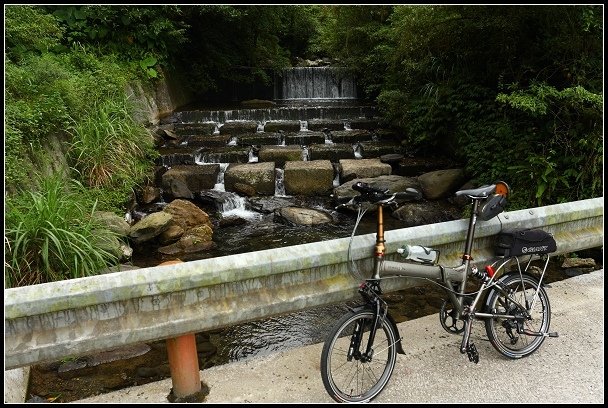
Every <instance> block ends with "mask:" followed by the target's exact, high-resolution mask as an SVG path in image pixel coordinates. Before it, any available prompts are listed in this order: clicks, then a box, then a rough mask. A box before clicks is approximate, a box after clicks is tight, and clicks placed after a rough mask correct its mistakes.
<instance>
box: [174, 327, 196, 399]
mask: <svg viewBox="0 0 608 408" xmlns="http://www.w3.org/2000/svg"><path fill="white" fill-rule="evenodd" d="M167 354H168V357H169V368H170V370H171V382H172V383H173V388H172V390H171V393H172V394H173V397H174V398H175V399H176V400H184V399H186V398H187V397H190V396H192V395H195V394H198V393H199V392H200V391H201V375H200V370H199V367H198V354H197V352H196V338H195V336H194V334H186V335H184V336H179V337H175V338H173V339H167Z"/></svg>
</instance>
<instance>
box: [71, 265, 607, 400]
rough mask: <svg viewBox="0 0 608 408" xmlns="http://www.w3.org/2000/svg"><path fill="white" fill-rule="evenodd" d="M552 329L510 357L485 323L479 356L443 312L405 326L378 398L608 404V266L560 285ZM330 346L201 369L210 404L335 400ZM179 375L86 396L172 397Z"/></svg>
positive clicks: (555, 286) (478, 336)
mask: <svg viewBox="0 0 608 408" xmlns="http://www.w3.org/2000/svg"><path fill="white" fill-rule="evenodd" d="M547 291H548V294H549V299H550V302H551V309H552V318H551V331H557V332H558V333H559V337H558V338H547V339H546V340H545V342H544V343H543V345H542V346H541V347H540V349H538V350H537V351H536V352H535V353H533V354H532V355H530V356H528V357H526V358H524V359H521V360H509V359H506V358H503V357H502V356H501V355H500V354H499V353H498V352H497V351H496V350H494V348H492V346H491V344H490V343H489V341H487V337H486V336H485V330H484V327H483V323H482V322H477V323H475V324H474V332H473V335H472V336H471V338H472V340H473V341H474V343H475V345H476V346H477V349H478V351H479V356H480V361H479V364H474V363H471V362H469V360H468V358H467V357H466V355H463V354H460V352H459V346H460V341H461V337H460V336H457V335H450V334H448V333H446V332H445V331H444V330H443V329H442V328H441V326H440V324H439V318H438V315H437V314H435V315H431V316H426V317H423V318H420V319H416V320H411V321H408V322H404V323H401V324H399V331H400V333H401V335H402V336H403V337H404V349H405V351H406V354H405V355H398V356H397V364H396V367H395V371H394V373H393V376H392V378H391V381H390V382H389V384H388V385H387V387H386V388H385V389H384V391H383V392H382V393H381V394H380V395H379V396H378V397H377V398H376V399H375V400H374V401H373V403H529V404H546V403H564V404H568V403H575V404H576V403H578V404H581V403H602V404H603V402H604V274H603V270H599V271H595V272H592V273H590V274H586V275H581V276H578V277H574V278H570V279H566V280H563V281H560V282H555V283H552V284H551V287H550V288H548V289H547ZM321 348H322V344H314V345H311V346H306V347H300V348H295V349H292V350H287V351H283V352H279V353H276V354H272V355H268V356H264V357H259V356H258V357H254V358H251V359H248V360H244V361H238V362H235V363H230V364H226V365H222V366H216V367H211V368H209V369H205V370H202V371H201V379H202V380H203V381H204V382H205V383H206V384H207V385H208V386H209V387H210V393H209V395H208V396H207V399H206V401H205V403H332V402H333V400H332V399H331V398H330V397H329V396H328V394H327V392H326V391H325V389H324V387H323V383H322V381H321V375H320V371H319V360H320V356H321ZM171 387H172V383H171V379H166V380H163V381H158V382H154V383H150V384H146V385H142V386H138V387H133V388H128V389H123V390H119V391H115V392H112V393H108V394H102V395H99V396H96V397H91V398H86V399H83V400H79V401H75V402H76V403H112V404H116V403H155V404H156V403H169V402H168V400H167V395H168V394H169V392H170V390H171Z"/></svg>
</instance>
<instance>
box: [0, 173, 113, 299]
mask: <svg viewBox="0 0 608 408" xmlns="http://www.w3.org/2000/svg"><path fill="white" fill-rule="evenodd" d="M39 186H40V188H39V189H38V190H37V191H27V192H22V193H20V194H17V195H15V196H13V197H10V198H8V199H7V202H6V206H7V211H6V212H5V214H6V229H5V287H16V286H24V285H33V284H38V283H44V282H51V281H58V280H64V279H73V278H80V277H84V276H91V275H95V274H97V273H98V272H99V271H100V270H101V269H103V268H105V267H107V266H109V265H113V264H116V263H117V257H116V255H114V254H112V253H110V252H108V251H107V250H105V249H103V248H100V246H99V245H97V243H98V242H99V239H100V237H101V236H106V235H107V236H109V235H110V234H111V232H110V231H108V230H107V229H104V228H103V227H102V226H101V225H99V224H98V223H97V222H96V221H95V220H94V219H93V218H92V217H91V214H92V213H93V211H95V205H94V204H93V205H92V206H91V205H90V202H87V197H86V191H85V190H84V189H83V188H82V186H81V185H79V184H78V183H76V182H74V181H72V182H71V184H68V182H66V181H65V180H64V179H63V178H62V177H59V176H57V175H51V176H47V177H44V178H41V180H40V182H39Z"/></svg>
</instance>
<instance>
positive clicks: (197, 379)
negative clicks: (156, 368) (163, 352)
mask: <svg viewBox="0 0 608 408" xmlns="http://www.w3.org/2000/svg"><path fill="white" fill-rule="evenodd" d="M181 262H182V261H180V260H179V259H177V260H172V261H167V262H163V263H161V264H160V265H172V264H177V263H181ZM160 265H159V266H160ZM167 355H168V358H169V369H170V370H171V381H172V383H173V391H172V392H173V396H174V397H176V398H178V399H179V398H184V397H188V396H191V395H193V394H196V393H198V392H200V391H201V388H202V387H201V374H200V371H199V368H198V354H197V352H196V337H195V336H194V334H185V335H183V336H179V337H175V338H172V339H167Z"/></svg>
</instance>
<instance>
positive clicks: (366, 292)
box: [347, 280, 405, 362]
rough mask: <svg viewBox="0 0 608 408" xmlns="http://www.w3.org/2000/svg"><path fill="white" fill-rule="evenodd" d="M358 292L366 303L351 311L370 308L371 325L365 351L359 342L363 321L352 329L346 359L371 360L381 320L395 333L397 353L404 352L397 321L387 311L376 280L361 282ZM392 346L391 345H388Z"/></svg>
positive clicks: (360, 341)
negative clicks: (372, 315)
mask: <svg viewBox="0 0 608 408" xmlns="http://www.w3.org/2000/svg"><path fill="white" fill-rule="evenodd" d="M359 293H360V294H361V296H362V297H363V299H365V301H366V304H364V305H361V306H358V307H356V308H354V309H351V310H352V311H353V312H357V311H359V310H361V309H371V310H372V311H373V314H374V317H373V321H372V322H371V325H372V326H371V327H370V331H369V338H368V339H367V344H366V345H365V351H363V352H362V351H361V344H362V342H363V333H364V332H365V322H362V321H358V322H357V324H356V326H355V327H354V329H353V333H352V336H351V339H350V347H349V350H348V354H347V360H348V361H351V360H352V359H353V358H354V359H356V360H361V361H362V362H368V361H371V359H372V358H373V353H374V349H373V345H374V340H375V338H376V332H377V330H378V328H379V327H381V324H380V323H381V322H382V321H386V322H387V324H389V325H390V326H391V327H392V329H393V331H394V332H395V335H396V337H397V340H396V343H397V344H396V347H397V353H398V354H405V351H404V350H403V346H402V344H401V336H400V335H399V329H398V328H397V323H396V322H395V320H394V319H393V317H392V316H391V315H390V314H389V313H388V306H387V304H386V302H384V301H383V300H382V299H381V298H380V296H379V294H380V293H381V292H380V287H379V285H378V282H377V281H374V280H369V281H366V282H364V283H363V284H361V286H360V287H359ZM389 346H392V345H389Z"/></svg>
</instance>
